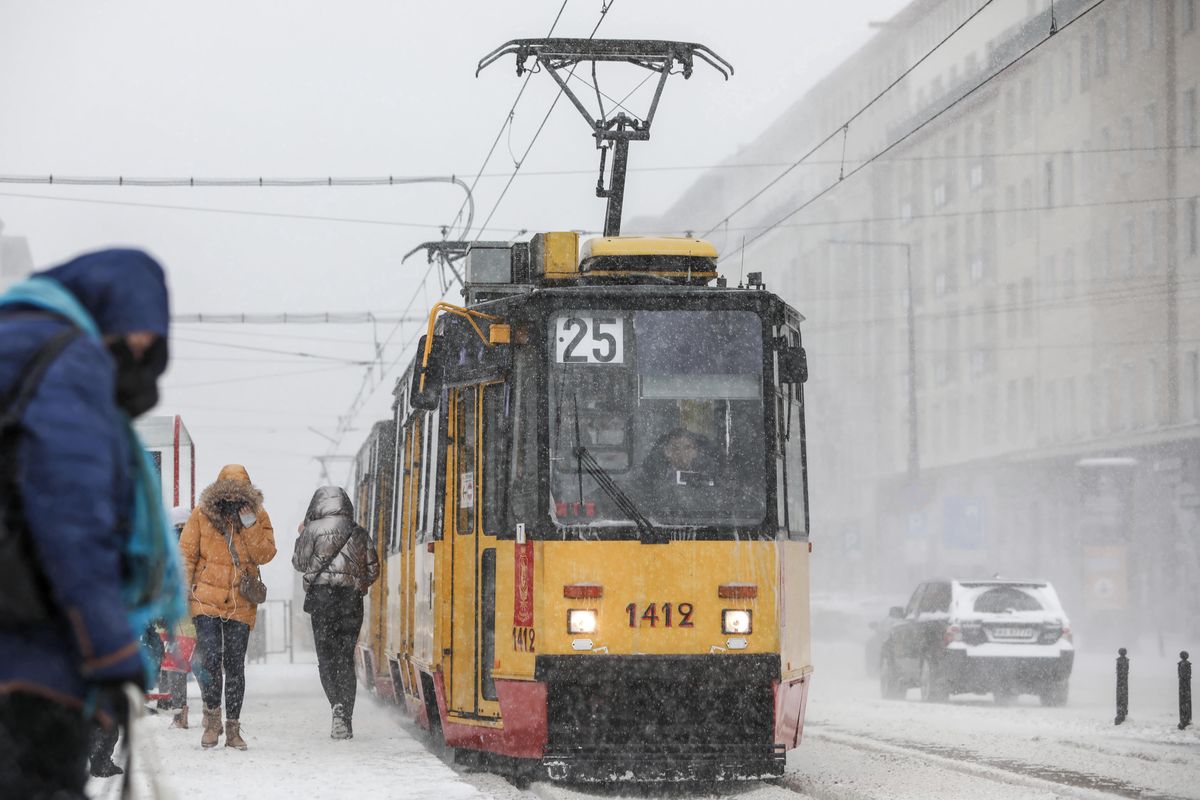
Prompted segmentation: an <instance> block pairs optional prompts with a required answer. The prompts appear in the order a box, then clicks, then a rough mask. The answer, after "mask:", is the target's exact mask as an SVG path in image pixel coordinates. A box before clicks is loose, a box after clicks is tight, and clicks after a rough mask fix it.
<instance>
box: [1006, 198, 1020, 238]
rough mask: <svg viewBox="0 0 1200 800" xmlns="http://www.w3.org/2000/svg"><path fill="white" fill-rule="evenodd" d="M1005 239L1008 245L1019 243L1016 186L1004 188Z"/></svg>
mask: <svg viewBox="0 0 1200 800" xmlns="http://www.w3.org/2000/svg"><path fill="white" fill-rule="evenodd" d="M1004 210H1005V211H1006V212H1007V213H1006V214H1005V215H1004V238H1005V240H1006V242H1007V243H1008V244H1016V242H1017V189H1016V187H1015V186H1005V187H1004Z"/></svg>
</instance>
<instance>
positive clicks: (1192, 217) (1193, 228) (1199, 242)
mask: <svg viewBox="0 0 1200 800" xmlns="http://www.w3.org/2000/svg"><path fill="white" fill-rule="evenodd" d="M1198 253H1200V197H1189V198H1188V255H1192V256H1194V255H1196V254H1198Z"/></svg>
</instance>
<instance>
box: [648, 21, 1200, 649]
mask: <svg viewBox="0 0 1200 800" xmlns="http://www.w3.org/2000/svg"><path fill="white" fill-rule="evenodd" d="M1093 2H1094V0H1089V1H1088V2H1083V1H1082V0H1058V1H1057V2H1055V3H1054V4H1053V7H1052V6H1051V4H1050V3H1049V2H1047V1H1046V0H1029V2H1017V0H1007V2H1003V3H995V4H992V5H990V6H988V7H987V8H986V10H985V11H983V12H982V13H980V14H979V15H978V16H977V17H976V18H974V19H971V20H970V21H969V22H967V23H966V24H965V25H963V26H962V28H961V29H960V30H957V31H956V28H958V26H959V25H960V24H962V23H963V22H964V21H965V20H967V19H968V18H969V17H971V16H972V14H973V13H974V12H975V11H976V10H977V9H978V8H979V6H980V3H978V2H974V0H970V1H968V0H915V1H914V2H913V3H911V4H910V5H909V6H907V7H906V8H905V9H904V10H903V11H901V12H900V13H899V14H898V15H897V16H896V17H895V18H894V19H892V20H890V21H889V22H888V23H887V24H886V25H884V26H883V27H882V29H881V31H880V32H879V33H878V34H876V35H875V36H874V37H873V38H872V40H871V41H870V42H869V43H868V44H867V45H865V46H864V47H863V48H862V49H861V50H859V51H858V52H857V53H855V54H854V55H853V56H852V57H851V58H850V59H848V60H847V61H846V62H845V63H844V64H843V65H841V66H840V67H839V68H838V69H837V70H835V71H834V72H833V73H831V74H830V75H828V76H826V77H825V78H824V79H822V80H821V81H820V82H819V83H818V84H817V85H816V86H815V87H814V88H812V89H811V90H810V91H808V92H807V93H806V94H805V95H804V96H803V97H801V98H800V99H799V100H798V101H797V102H796V103H795V104H794V105H793V106H792V107H791V108H789V109H787V110H786V111H785V112H784V113H783V114H782V115H781V116H780V118H779V119H778V120H777V121H775V122H774V123H773V124H772V125H771V126H770V128H769V129H768V130H767V131H766V132H765V133H764V134H763V135H762V136H761V137H760V138H759V139H758V140H757V141H756V142H754V143H753V144H752V145H750V146H748V147H746V148H744V149H743V151H742V152H739V153H738V154H736V155H735V156H734V157H733V158H731V159H730V160H729V161H728V162H727V163H725V164H723V165H721V166H720V168H718V169H714V170H711V171H710V172H708V173H706V174H704V175H702V176H701V178H700V179H699V180H698V181H697V183H696V185H695V186H694V187H693V188H692V189H691V190H689V191H688V192H687V193H686V194H685V195H684V197H682V198H681V200H680V201H679V202H678V203H677V205H676V206H675V207H674V208H672V209H671V210H670V211H669V212H668V213H667V214H666V215H664V216H663V217H662V218H659V219H653V220H640V221H636V222H634V223H633V224H632V225H631V227H633V228H637V229H639V230H654V231H662V232H668V231H669V232H680V231H684V230H690V231H693V232H704V231H705V228H706V227H707V228H708V231H707V234H706V235H707V236H708V238H710V239H712V240H714V241H715V242H716V243H717V244H718V246H719V247H721V249H722V251H723V252H724V253H727V254H730V255H728V256H727V257H726V258H725V259H724V261H723V263H722V269H723V272H724V273H725V274H727V275H730V276H736V275H737V274H738V273H739V270H740V269H741V266H740V264H739V260H740V259H742V258H744V261H745V269H746V270H755V271H758V270H762V271H763V272H764V273H765V276H766V280H767V282H768V285H769V286H770V288H772V289H774V290H776V291H779V292H780V293H781V294H782V295H783V296H784V297H786V298H787V299H788V301H789V302H791V303H793V304H794V305H796V306H797V307H798V308H799V309H801V311H802V313H804V314H805V315H806V317H807V318H808V322H807V323H806V334H805V335H806V345H807V349H808V352H809V363H810V365H811V373H812V378H811V380H810V383H809V384H808V387H807V389H806V392H807V402H808V437H809V464H810V471H811V476H812V477H811V480H812V513H813V528H814V538H815V542H816V553H817V554H818V555H821V554H822V553H823V554H824V556H825V557H824V558H822V559H820V561H821V562H823V566H822V567H821V569H820V570H818V571H817V577H816V581H817V588H819V589H820V588H824V589H830V590H833V589H840V588H857V589H863V588H868V587H882V588H884V589H885V590H888V591H894V592H902V591H904V590H905V589H906V588H909V587H911V586H912V585H913V584H914V583H915V582H916V581H918V580H920V579H923V578H926V577H930V576H932V575H950V576H959V575H966V576H979V575H992V574H996V573H999V574H1002V575H1004V576H1006V577H1039V578H1048V579H1050V580H1053V581H1054V582H1055V584H1056V585H1057V586H1058V587H1059V590H1060V594H1062V595H1064V598H1065V600H1066V601H1067V602H1068V608H1069V610H1071V611H1072V616H1073V617H1074V618H1075V620H1076V623H1077V625H1078V626H1079V627H1080V628H1081V630H1082V631H1083V633H1084V636H1085V637H1090V638H1091V639H1092V640H1093V641H1094V642H1099V641H1102V640H1103V641H1108V640H1110V639H1114V640H1115V639H1119V638H1122V637H1129V636H1132V635H1133V629H1134V628H1137V629H1138V630H1142V631H1145V630H1159V631H1163V632H1165V633H1170V634H1172V635H1173V634H1175V633H1181V634H1182V633H1185V632H1189V633H1190V634H1192V635H1193V636H1194V634H1196V633H1200V599H1198V598H1200V592H1197V591H1196V590H1195V588H1194V587H1195V585H1196V584H1197V583H1198V582H1200V208H1198V207H1197V204H1198V201H1197V196H1198V195H1200V109H1198V104H1200V100H1198V99H1197V95H1198V92H1200V30H1198V28H1200V20H1198V19H1197V17H1198V16H1200V9H1198V8H1197V7H1196V6H1197V5H1198V4H1197V3H1196V2H1195V0H1106V2H1103V3H1100V4H1098V5H1097V6H1096V7H1095V8H1094V9H1092V8H1091V6H1092V5H1093ZM1089 9H1090V10H1089ZM1052 30H1054V31H1055V32H1054V33H1053V34H1051V31H1052ZM947 37H948V38H947ZM943 39H945V42H944V43H943V44H942V45H941V46H940V47H937V49H936V51H935V52H934V54H933V55H932V56H930V57H929V58H928V59H926V60H925V61H924V62H923V63H922V64H921V65H920V66H919V67H918V68H917V69H915V70H914V71H913V72H912V73H911V74H910V75H908V76H907V77H906V78H904V79H903V80H901V81H900V82H899V83H897V84H896V85H895V86H894V87H893V88H891V89H890V90H888V91H887V92H886V93H884V94H883V95H882V97H879V99H878V100H877V101H876V102H874V103H872V104H870V106H869V108H868V109H867V110H866V111H865V112H863V113H861V114H859V115H857V116H855V114H856V112H857V111H858V110H859V109H860V108H863V107H864V106H867V105H868V102H869V101H870V100H871V99H872V98H873V97H876V96H877V95H879V94H880V92H882V91H883V90H884V89H885V87H887V86H888V85H889V84H890V83H891V82H892V81H893V80H894V79H895V78H896V77H897V76H898V75H900V74H901V73H902V72H903V71H904V70H905V69H906V68H907V67H908V66H909V65H911V64H913V63H915V62H916V61H917V60H918V59H920V58H921V57H922V56H923V55H924V54H925V53H927V52H928V51H929V50H931V49H933V48H934V47H935V45H938V43H939V42H942V40H943ZM1026 51H1029V52H1028V54H1027V55H1024V56H1023V57H1021V58H1019V59H1018V56H1021V54H1023V53H1025V52H1026ZM1014 59H1016V61H1015V63H1013V64H1012V65H1011V66H1009V67H1007V68H1005V65H1007V64H1009V62H1012V61H1014ZM998 70H1000V74H999V75H997V76H996V77H995V78H993V79H991V80H987V81H986V82H985V79H987V78H988V76H990V75H993V74H994V73H996V72H997V71H998ZM981 83H983V86H982V87H981V88H977V89H974V90H973V91H972V89H973V88H974V87H977V86H979V84H981ZM930 119H932V121H931V122H927V121H928V120H930ZM847 120H850V122H849V124H848V125H845V123H846V122H847ZM831 132H832V133H834V134H835V135H834V136H833V137H832V138H831V139H830V140H829V141H828V142H827V143H826V144H825V145H824V146H821V147H816V145H817V144H818V143H819V142H821V141H822V139H824V138H825V137H826V136H827V135H828V134H830V133H831ZM889 146H890V147H889ZM814 148H815V149H814ZM810 151H811V155H810V156H809V157H808V158H806V159H804V160H803V161H802V162H801V163H800V165H799V166H798V167H794V168H793V169H791V171H790V172H789V173H788V174H787V175H786V177H785V178H784V179H782V180H780V181H778V183H776V184H775V185H773V186H772V187H771V188H770V189H768V190H767V191H765V192H762V193H761V195H756V193H757V192H758V191H759V190H760V189H762V188H763V187H764V186H765V185H766V184H767V182H768V181H769V180H771V179H772V178H773V177H775V176H776V175H778V174H779V173H780V172H782V171H783V168H784V167H785V166H786V165H787V164H790V163H794V162H796V160H798V159H800V157H801V156H803V155H804V154H805V153H809V152H810ZM881 151H883V154H882V155H880V156H879V157H878V158H876V159H874V160H871V159H872V156H875V154H877V153H880V152H881ZM868 161H869V163H868ZM762 164H773V166H770V167H763V166H759V165H762ZM740 165H755V166H740ZM831 186H833V187H834V188H831V189H829V188H828V187H831ZM747 198H754V199H753V200H752V201H751V202H749V203H748V204H746V205H744V207H742V208H740V210H738V211H737V213H732V214H731V212H732V211H734V210H735V209H739V207H741V206H743V203H744V202H745V201H746V200H747ZM814 198H815V199H814ZM743 242H745V245H744V253H742V252H739V251H740V250H741V249H742V248H743V244H742V243H743ZM910 299H911V314H910V306H909V303H910ZM910 342H911V345H912V347H911V350H910ZM910 389H911V391H910Z"/></svg>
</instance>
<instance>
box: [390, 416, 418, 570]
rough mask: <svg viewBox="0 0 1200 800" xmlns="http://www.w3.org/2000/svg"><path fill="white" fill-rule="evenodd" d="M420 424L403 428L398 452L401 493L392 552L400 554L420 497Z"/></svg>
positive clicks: (396, 509) (399, 488) (416, 423)
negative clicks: (418, 492) (418, 485)
mask: <svg viewBox="0 0 1200 800" xmlns="http://www.w3.org/2000/svg"><path fill="white" fill-rule="evenodd" d="M420 437H421V434H420V424H419V423H418V422H417V421H416V420H413V421H412V423H411V424H409V425H408V426H407V427H404V428H401V442H402V444H401V447H400V448H398V450H397V462H396V488H397V490H398V491H399V493H400V502H398V503H396V507H395V509H394V511H395V520H394V521H393V522H392V531H393V536H392V552H393V553H398V552H400V550H401V549H403V548H404V547H405V546H406V543H405V540H406V539H407V537H408V535H409V525H410V520H412V521H414V522H415V519H414V518H413V516H412V513H413V510H414V507H415V506H414V503H415V500H416V498H417V497H418V496H419V495H418V494H417V491H416V487H417V484H418V483H419V477H420V471H421V468H420V449H419V443H420Z"/></svg>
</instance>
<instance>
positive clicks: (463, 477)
mask: <svg viewBox="0 0 1200 800" xmlns="http://www.w3.org/2000/svg"><path fill="white" fill-rule="evenodd" d="M475 393H476V389H475V387H474V386H472V387H469V388H467V389H460V390H459V392H458V408H457V411H456V412H455V415H454V419H455V433H454V446H455V447H456V448H457V450H456V452H457V456H456V459H457V460H456V462H455V463H456V464H457V466H458V469H457V473H458V480H457V483H458V487H457V497H458V503H457V508H458V515H457V521H456V523H455V530H457V531H458V532H459V533H462V534H466V533H474V532H475V494H476V493H475V452H476V448H475V418H476V413H475Z"/></svg>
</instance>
